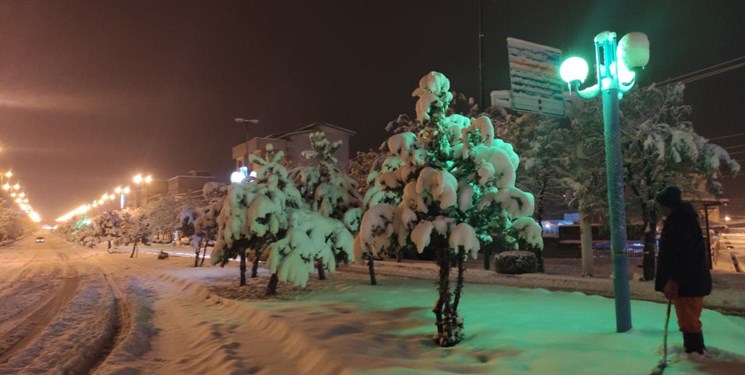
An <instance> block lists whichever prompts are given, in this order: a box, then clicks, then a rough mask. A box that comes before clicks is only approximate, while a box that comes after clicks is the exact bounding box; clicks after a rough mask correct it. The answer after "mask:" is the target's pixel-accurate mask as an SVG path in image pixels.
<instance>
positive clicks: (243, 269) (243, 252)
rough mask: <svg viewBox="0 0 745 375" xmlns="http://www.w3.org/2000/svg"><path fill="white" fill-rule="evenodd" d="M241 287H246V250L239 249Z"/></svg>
mask: <svg viewBox="0 0 745 375" xmlns="http://www.w3.org/2000/svg"><path fill="white" fill-rule="evenodd" d="M240 257H241V286H244V285H246V249H245V248H241V253H240Z"/></svg>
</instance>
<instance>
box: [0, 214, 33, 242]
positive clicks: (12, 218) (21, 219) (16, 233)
mask: <svg viewBox="0 0 745 375" xmlns="http://www.w3.org/2000/svg"><path fill="white" fill-rule="evenodd" d="M31 227H32V225H31V222H30V221H29V220H28V218H27V216H26V215H24V214H23V213H22V212H21V211H19V210H18V209H17V208H13V207H5V205H0V241H7V240H15V239H17V238H19V237H21V236H22V235H23V234H24V233H27V232H29V231H30V229H31Z"/></svg>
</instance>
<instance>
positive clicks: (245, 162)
mask: <svg viewBox="0 0 745 375" xmlns="http://www.w3.org/2000/svg"><path fill="white" fill-rule="evenodd" d="M233 121H235V123H236V124H243V127H244V129H245V134H246V149H245V153H244V155H243V166H244V167H246V168H248V126H249V125H258V124H259V120H257V119H251V120H247V119H245V118H240V117H236V118H235V119H234V120H233Z"/></svg>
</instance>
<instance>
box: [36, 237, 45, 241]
mask: <svg viewBox="0 0 745 375" xmlns="http://www.w3.org/2000/svg"><path fill="white" fill-rule="evenodd" d="M42 242H44V237H42V236H39V237H36V243H42Z"/></svg>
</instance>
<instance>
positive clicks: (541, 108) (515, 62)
mask: <svg viewBox="0 0 745 375" xmlns="http://www.w3.org/2000/svg"><path fill="white" fill-rule="evenodd" d="M507 53H508V55H509V63H510V82H511V84H512V108H513V109H515V110H518V111H524V112H533V113H540V114H544V115H554V116H563V115H564V87H565V84H564V82H563V81H562V80H561V77H559V65H560V64H561V50H560V49H556V48H553V47H549V46H544V45H540V44H536V43H531V42H526V41H524V40H520V39H515V38H507Z"/></svg>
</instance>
